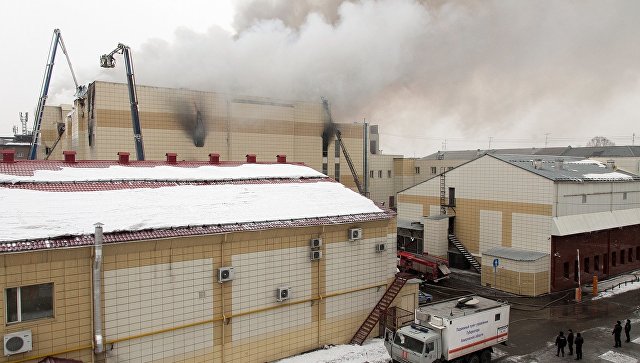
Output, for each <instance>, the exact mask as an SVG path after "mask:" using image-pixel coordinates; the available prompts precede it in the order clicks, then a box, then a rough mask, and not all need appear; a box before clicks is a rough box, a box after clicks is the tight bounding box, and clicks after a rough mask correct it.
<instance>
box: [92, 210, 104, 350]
mask: <svg viewBox="0 0 640 363" xmlns="http://www.w3.org/2000/svg"><path fill="white" fill-rule="evenodd" d="M95 227H96V229H95V243H94V247H93V248H94V256H93V340H94V344H95V345H94V347H95V348H94V352H95V353H96V354H100V353H103V352H104V336H103V335H102V242H103V236H102V223H100V222H98V223H96V224H95Z"/></svg>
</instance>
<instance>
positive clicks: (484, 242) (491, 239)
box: [480, 210, 502, 252]
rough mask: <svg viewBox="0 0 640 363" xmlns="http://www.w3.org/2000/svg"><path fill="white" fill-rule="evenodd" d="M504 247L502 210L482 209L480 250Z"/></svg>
mask: <svg viewBox="0 0 640 363" xmlns="http://www.w3.org/2000/svg"><path fill="white" fill-rule="evenodd" d="M493 247H502V212H499V211H488V210H481V211H480V251H481V252H482V251H486V250H488V249H490V248H493Z"/></svg>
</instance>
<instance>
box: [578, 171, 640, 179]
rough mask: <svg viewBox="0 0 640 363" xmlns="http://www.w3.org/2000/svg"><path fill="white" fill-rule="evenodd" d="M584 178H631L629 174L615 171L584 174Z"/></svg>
mask: <svg viewBox="0 0 640 363" xmlns="http://www.w3.org/2000/svg"><path fill="white" fill-rule="evenodd" d="M584 179H600V180H633V177H632V176H631V175H627V174H623V173H619V172H617V171H614V172H611V173H602V174H585V175H584Z"/></svg>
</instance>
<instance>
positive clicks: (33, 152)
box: [29, 29, 86, 160]
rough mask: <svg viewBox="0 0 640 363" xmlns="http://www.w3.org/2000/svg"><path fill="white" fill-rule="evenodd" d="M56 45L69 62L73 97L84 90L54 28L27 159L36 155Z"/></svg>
mask: <svg viewBox="0 0 640 363" xmlns="http://www.w3.org/2000/svg"><path fill="white" fill-rule="evenodd" d="M58 45H60V49H62V52H63V53H64V55H65V57H66V58H67V63H68V64H69V69H70V70H71V76H72V77H73V82H74V83H75V85H76V94H75V97H82V96H83V95H84V93H85V90H86V88H85V87H84V86H79V85H78V80H77V79H76V74H75V73H74V72H73V66H72V65H71V60H70V59H69V54H68V53H67V48H66V47H65V46H64V41H63V40H62V34H60V29H54V30H53V38H52V39H51V47H50V48H49V57H48V58H47V65H46V67H45V71H44V77H43V79H42V86H41V88H40V98H39V99H38V106H37V108H36V117H35V119H34V120H33V133H32V139H31V148H30V149H29V160H35V159H36V158H37V156H38V144H40V128H41V126H42V115H43V113H44V106H45V104H46V103H47V96H48V94H49V84H50V83H51V74H52V73H53V64H54V62H55V60H56V52H57V50H58ZM56 143H57V142H56Z"/></svg>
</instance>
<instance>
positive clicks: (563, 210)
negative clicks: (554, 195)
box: [556, 182, 640, 217]
mask: <svg viewBox="0 0 640 363" xmlns="http://www.w3.org/2000/svg"><path fill="white" fill-rule="evenodd" d="M625 194H626V196H625ZM625 197H626V199H625ZM631 208H640V182H621V183H605V182H599V183H581V184H579V183H558V203H557V208H556V210H557V214H556V216H558V217H561V216H567V215H574V214H585V213H597V212H609V211H612V210H622V209H631Z"/></svg>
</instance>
